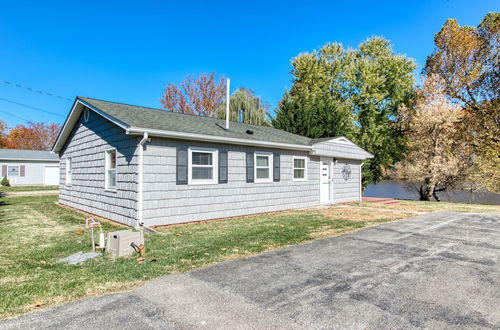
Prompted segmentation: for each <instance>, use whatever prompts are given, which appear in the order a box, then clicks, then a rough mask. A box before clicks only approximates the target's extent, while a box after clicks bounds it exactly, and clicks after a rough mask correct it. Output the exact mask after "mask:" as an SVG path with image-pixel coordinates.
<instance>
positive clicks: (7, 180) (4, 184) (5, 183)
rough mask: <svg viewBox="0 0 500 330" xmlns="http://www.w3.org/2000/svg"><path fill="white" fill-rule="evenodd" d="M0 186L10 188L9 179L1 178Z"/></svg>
mask: <svg viewBox="0 0 500 330" xmlns="http://www.w3.org/2000/svg"><path fill="white" fill-rule="evenodd" d="M0 184H1V185H2V186H6V187H10V182H9V179H7V177H6V176H4V177H3V179H2V181H0Z"/></svg>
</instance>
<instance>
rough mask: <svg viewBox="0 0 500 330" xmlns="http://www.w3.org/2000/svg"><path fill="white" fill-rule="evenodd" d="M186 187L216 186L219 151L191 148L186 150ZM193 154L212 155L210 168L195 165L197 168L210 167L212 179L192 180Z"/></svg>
mask: <svg viewBox="0 0 500 330" xmlns="http://www.w3.org/2000/svg"><path fill="white" fill-rule="evenodd" d="M188 151H189V152H188V185H197V184H217V183H218V182H219V151H218V150H217V149H212V148H201V147H193V148H191V147H190V148H188ZM193 152H206V153H211V154H212V166H210V165H196V166H197V167H212V171H213V172H212V179H211V180H200V179H193V178H192V176H193V170H192V167H193Z"/></svg>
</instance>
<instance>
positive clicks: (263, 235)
mask: <svg viewBox="0 0 500 330" xmlns="http://www.w3.org/2000/svg"><path fill="white" fill-rule="evenodd" d="M56 200H57V196H25V197H2V198H0V241H1V242H2V247H3V248H2V249H1V250H0V292H1V294H0V318H6V317H10V316H14V315H17V314H20V313H24V312H27V311H30V310H33V309H36V308H39V307H45V306H49V305H54V304H60V303H64V302H68V301H72V300H76V299H79V298H83V297H88V296H92V295H98V294H103V293H107V292H112V291H118V290H125V289H129V288H132V287H134V286H136V285H139V284H140V283H142V282H143V281H145V280H149V279H152V278H155V277H158V276H161V275H165V274H170V273H176V272H185V271H188V270H191V269H194V268H198V267H202V266H205V265H209V264H214V263H217V262H222V261H226V260H231V259H235V258H241V257H244V256H249V255H252V254H256V253H260V252H263V251H266V250H271V249H276V248H279V247H283V246H287V245H291V244H297V243H301V242H305V241H309V240H312V239H315V238H319V237H327V236H333V235H338V234H342V233H347V232H351V231H353V230H356V229H359V228H363V227H366V226H369V225H374V224H378V223H382V222H386V221H390V220H395V219H399V218H403V217H408V214H398V213H395V212H394V211H386V212H383V211H379V212H374V211H372V210H367V209H364V208H349V209H347V208H330V209H326V210H310V211H290V212H281V213H275V214H267V215H258V216H251V217H242V218H236V219H230V220H224V221H214V222H206V223H197V224H190V225H179V226H171V227H166V228H160V229H159V233H158V234H154V235H150V236H147V237H146V249H147V253H146V257H145V260H144V261H143V262H140V261H138V260H137V258H136V257H135V256H134V257H129V258H122V259H116V260H112V259H111V258H108V257H106V256H104V257H103V258H99V259H94V260H90V261H87V262H86V263H84V264H82V265H78V266H71V265H65V264H59V263H57V260H58V259H60V258H62V257H66V256H68V255H70V254H72V253H75V252H78V251H90V239H89V235H88V232H87V231H85V232H83V233H82V230H81V229H82V228H84V225H83V223H84V216H83V215H81V214H79V213H77V212H74V211H70V210H68V209H65V208H62V207H60V206H58V205H57V204H56ZM118 228H119V227H115V226H114V225H111V224H105V225H104V230H105V231H110V230H116V229H118Z"/></svg>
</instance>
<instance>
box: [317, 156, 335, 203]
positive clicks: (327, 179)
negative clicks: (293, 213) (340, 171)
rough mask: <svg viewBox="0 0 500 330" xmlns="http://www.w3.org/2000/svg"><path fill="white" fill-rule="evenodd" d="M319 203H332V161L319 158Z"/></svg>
mask: <svg viewBox="0 0 500 330" xmlns="http://www.w3.org/2000/svg"><path fill="white" fill-rule="evenodd" d="M319 173H320V179H319V180H320V201H321V203H329V202H331V201H332V186H331V185H332V159H331V158H321V165H320V172H319Z"/></svg>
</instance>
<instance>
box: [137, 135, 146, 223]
mask: <svg viewBox="0 0 500 330" xmlns="http://www.w3.org/2000/svg"><path fill="white" fill-rule="evenodd" d="M146 141H148V133H147V132H144V135H143V137H142V140H141V141H140V142H139V145H138V147H139V170H138V172H139V178H138V180H137V181H138V182H137V227H138V226H143V225H144V220H143V218H142V210H143V187H142V186H143V180H144V179H143V175H144V145H145V144H146Z"/></svg>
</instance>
